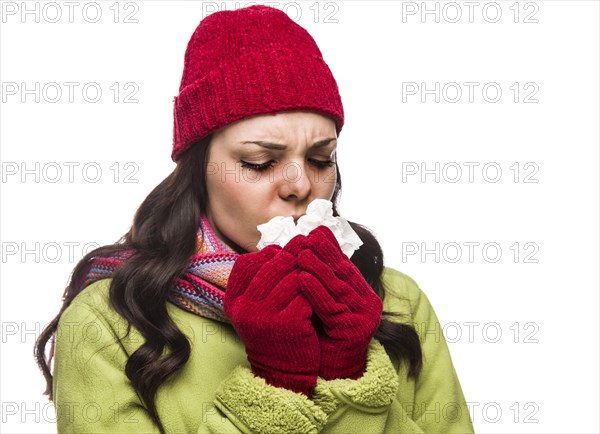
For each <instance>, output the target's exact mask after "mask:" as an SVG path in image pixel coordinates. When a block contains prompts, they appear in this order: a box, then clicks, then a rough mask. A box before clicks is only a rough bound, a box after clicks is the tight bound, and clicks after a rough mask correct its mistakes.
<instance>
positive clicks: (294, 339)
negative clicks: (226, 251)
mask: <svg viewBox="0 0 600 434" xmlns="http://www.w3.org/2000/svg"><path fill="white" fill-rule="evenodd" d="M298 274H299V269H298V266H297V259H296V257H295V256H294V255H292V254H290V253H289V252H287V251H284V250H283V249H282V248H281V247H280V246H278V245H271V246H267V247H265V248H264V249H262V250H261V251H259V252H253V253H246V254H243V255H241V256H240V257H239V258H238V259H237V260H236V262H235V264H234V266H233V268H232V270H231V274H230V275H229V281H228V284H227V290H226V291H225V298H224V310H225V314H226V315H227V316H228V317H229V319H230V320H231V323H232V325H233V327H234V328H235V331H236V332H237V334H238V335H239V336H240V338H241V339H242V341H243V342H244V344H245V346H246V353H247V355H248V361H249V362H250V365H251V366H252V370H253V372H254V373H255V374H256V375H258V376H260V377H262V378H264V379H265V381H266V382H267V383H269V384H271V385H273V386H277V387H284V388H286V389H289V390H293V391H294V392H297V393H303V394H305V395H307V396H308V397H311V396H312V391H313V388H314V387H315V385H316V382H317V375H318V371H319V341H318V338H317V335H316V332H315V330H314V328H313V326H312V323H311V316H312V308H311V306H310V304H309V303H308V301H307V300H306V299H305V298H304V296H303V295H302V293H301V292H300V287H299V285H298Z"/></svg>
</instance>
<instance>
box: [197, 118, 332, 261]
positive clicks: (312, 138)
mask: <svg viewBox="0 0 600 434" xmlns="http://www.w3.org/2000/svg"><path fill="white" fill-rule="evenodd" d="M336 146H337V135H336V127H335V122H334V121H333V120H332V119H331V118H329V117H327V116H323V115H320V114H317V113H313V112H284V113H277V114H275V115H273V114H264V115H257V116H251V117H248V118H244V119H242V120H239V121H237V122H234V123H232V124H230V125H228V126H226V127H224V128H222V129H220V130H218V131H217V132H216V133H214V135H213V138H212V140H211V142H210V145H209V149H208V163H207V189H208V198H209V200H208V208H207V217H208V219H209V221H210V223H211V225H212V226H213V228H214V230H215V232H216V234H217V235H218V236H219V237H220V238H221V239H222V240H223V241H225V242H226V243H227V244H228V245H230V246H231V247H232V248H234V249H235V250H237V251H238V252H240V253H241V252H244V251H257V248H256V244H257V243H258V241H259V240H260V232H259V231H258V230H257V229H256V226H257V225H259V224H263V223H266V222H268V221H269V220H270V219H271V218H273V217H275V216H293V217H294V218H295V219H297V218H299V217H300V216H302V215H303V214H305V213H306V207H307V205H308V204H309V203H310V202H312V201H313V200H314V199H327V200H331V198H332V196H333V191H334V188H335V182H336V170H335V164H336V163H335V156H336V155H335V150H336Z"/></svg>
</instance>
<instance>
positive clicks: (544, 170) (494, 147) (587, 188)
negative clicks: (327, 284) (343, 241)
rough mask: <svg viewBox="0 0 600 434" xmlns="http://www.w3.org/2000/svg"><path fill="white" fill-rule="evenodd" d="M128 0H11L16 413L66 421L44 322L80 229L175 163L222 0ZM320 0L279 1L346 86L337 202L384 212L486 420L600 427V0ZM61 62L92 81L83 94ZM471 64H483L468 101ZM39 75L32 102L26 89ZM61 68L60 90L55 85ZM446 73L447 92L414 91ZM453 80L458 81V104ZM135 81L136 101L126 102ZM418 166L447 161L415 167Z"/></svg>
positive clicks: (37, 423) (8, 215) (560, 428)
mask: <svg viewBox="0 0 600 434" xmlns="http://www.w3.org/2000/svg"><path fill="white" fill-rule="evenodd" d="M114 3H115V2H113V1H108V2H98V3H97V4H98V5H99V9H100V10H101V12H102V16H101V17H100V19H99V20H98V21H97V22H95V23H94V22H91V21H94V17H95V15H96V9H97V8H95V7H94V5H91V6H87V9H86V13H87V15H86V14H84V13H83V6H86V5H88V4H89V2H80V3H79V6H77V7H75V9H74V15H73V19H72V21H73V22H69V21H70V20H69V9H68V7H67V6H66V5H64V3H63V2H57V3H54V4H53V5H50V6H46V3H44V2H41V3H40V2H26V7H27V8H29V9H31V10H35V8H36V7H37V9H38V10H39V18H38V21H39V22H36V16H35V14H29V15H26V16H25V17H22V16H21V12H22V9H23V7H24V6H23V4H22V3H21V2H2V20H1V22H0V25H1V33H0V37H1V47H0V53H1V56H0V61H1V71H0V76H1V77H0V80H1V81H2V86H3V88H2V106H1V137H0V139H1V160H2V184H1V188H2V191H1V239H2V240H1V241H2V261H1V264H0V265H1V267H2V270H1V303H0V304H1V315H2V318H1V322H2V353H1V380H0V383H1V401H2V431H3V432H54V431H55V426H54V424H53V423H52V417H53V413H52V409H51V406H50V405H49V404H48V403H47V401H46V398H45V397H44V396H43V395H42V391H43V389H44V384H45V383H44V382H43V378H42V376H41V375H40V374H39V372H38V370H37V367H36V365H35V364H34V361H33V357H32V352H33V351H32V350H33V343H34V340H35V338H36V336H37V333H39V331H40V330H41V329H42V328H43V326H44V325H45V324H46V323H47V322H48V321H49V320H50V319H51V318H52V317H53V316H54V315H55V314H56V312H57V311H58V309H59V307H60V298H61V295H62V291H63V289H64V287H65V286H66V284H67V281H68V277H69V273H70V272H71V270H72V269H73V267H74V265H75V263H76V262H77V261H78V259H79V258H80V257H81V256H82V255H83V254H84V253H86V252H87V250H86V249H84V245H85V244H87V243H97V244H101V245H104V244H108V243H113V242H115V241H116V240H117V239H118V238H119V237H120V236H121V235H123V234H124V233H125V232H126V231H127V230H128V228H129V226H130V225H131V221H132V218H133V214H134V212H135V210H136V208H137V206H138V205H139V204H140V203H141V202H142V200H143V199H144V197H146V195H147V194H148V193H149V192H150V190H151V189H153V188H154V187H155V186H156V185H157V184H158V183H159V182H160V181H161V180H162V179H164V178H165V177H166V176H167V175H168V174H169V173H170V172H171V171H172V170H173V168H174V167H175V164H174V163H173V162H172V161H171V160H170V152H171V140H172V125H173V119H172V101H173V97H174V96H175V95H176V94H177V91H178V88H179V82H180V79H181V73H182V70H183V56H184V52H185V48H186V45H187V42H188V40H189V38H190V36H191V34H192V33H193V31H194V29H195V28H196V26H197V25H198V23H199V22H200V20H201V19H202V18H203V17H204V15H205V14H206V13H207V12H208V11H214V10H215V7H222V5H221V3H222V2H196V1H182V2H166V1H137V2H130V3H129V4H127V2H121V3H120V4H117V5H116V7H115V6H112V5H114ZM315 3H316V2H313V1H310V2H279V4H278V5H275V6H276V7H278V8H280V9H285V10H286V12H287V13H288V15H290V17H291V18H293V19H295V20H296V21H297V22H298V23H299V24H300V25H302V26H304V27H305V28H306V29H307V30H308V31H309V32H310V33H311V35H313V37H314V38H315V40H316V41H317V43H318V44H319V47H320V48H321V50H322V52H323V55H324V58H325V60H326V61H327V63H328V64H329V66H330V67H331V69H332V71H333V73H334V76H335V77H336V79H337V82H338V84H339V87H340V92H341V94H342V98H343V102H344V108H345V112H346V124H345V126H344V129H343V131H342V133H341V135H340V140H339V148H338V149H339V150H338V158H339V162H340V168H341V173H342V180H343V194H342V201H341V207H340V211H341V213H342V215H343V216H345V217H346V218H347V219H349V220H352V221H355V222H359V223H362V224H364V225H366V226H368V227H369V228H371V229H372V230H373V231H374V232H375V233H376V235H377V236H378V239H379V240H380V242H381V244H382V246H383V248H384V253H385V255H386V257H385V259H386V265H387V266H390V267H393V268H396V269H398V270H401V271H403V272H405V273H407V274H408V275H410V276H411V277H413V278H414V279H415V280H416V281H417V282H418V283H419V285H420V286H421V288H422V289H423V291H424V292H425V293H426V294H427V296H428V297H429V298H430V300H431V302H432V304H433V306H434V308H435V309H436V312H437V314H438V316H439V318H440V321H441V323H442V325H444V332H445V333H446V337H447V338H448V340H449V345H450V350H451V354H452V357H453V361H454V364H455V367H456V370H457V373H458V376H459V379H460V381H461V384H462V387H463V391H464V393H465V396H466V399H467V401H468V402H469V403H470V405H471V408H472V417H473V420H474V424H475V429H476V431H477V432H479V433H500V432H502V433H507V432H513V433H517V432H518V433H522V432H531V433H549V432H553V433H565V432H578V433H579V432H581V433H583V432H585V433H597V432H599V430H600V426H599V421H598V407H599V400H598V396H599V395H598V366H599V360H598V342H599V336H598V316H599V312H598V292H599V291H598V289H599V282H598V264H599V257H598V238H599V234H598V217H599V216H598V200H599V191H598V185H599V184H598V171H599V167H598V161H599V159H598V157H599V156H598V150H599V146H598V145H599V136H598V133H599V99H598V97H599V89H598V82H599V69H598V64H599V52H600V50H599V46H598V44H599V27H598V26H599V4H598V2H596V1H568V2H567V1H536V2H529V3H527V2H519V3H516V2H514V1H507V2H504V1H500V2H497V3H493V4H490V2H478V3H477V5H475V6H474V13H473V15H472V17H469V8H468V5H466V4H465V3H464V2H457V3H452V4H447V3H446V2H427V3H426V4H422V3H421V2H395V1H383V2H376V1H372V2H366V1H338V2H320V3H317V4H316V6H315ZM36 4H37V6H36ZM247 4H248V3H247V2H240V5H241V6H244V5H247ZM54 5H58V7H56V6H54ZM111 6H112V9H111ZM311 6H312V9H311ZM235 7H236V5H235V3H233V2H228V4H227V8H228V9H233V8H235ZM425 7H426V8H428V9H430V10H435V9H436V8H437V10H438V11H439V22H436V16H435V14H433V13H432V14H426V15H425V16H422V15H421V12H422V9H423V8H425ZM15 8H16V13H15V14H14V15H13V14H12V12H13V11H15ZM484 9H485V12H484ZM115 10H118V11H119V12H120V14H119V16H118V17H117V22H116V23H115V22H114V21H115ZM316 10H318V11H319V12H320V13H319V16H318V17H317V19H316V21H317V22H315V11H316ZM498 10H500V11H501V13H502V15H501V16H500V17H499V19H497V20H496V13H497V11H498ZM516 10H518V11H519V15H518V17H517V16H516V15H515V11H516ZM57 12H60V13H61V14H62V17H61V18H60V19H59V20H58V21H57V22H56V23H51V22H49V21H53V20H55V17H56V13H57ZM412 12H415V13H414V14H411V13H412ZM457 12H460V13H461V14H462V16H461V17H460V19H458V20H457V19H455V17H457ZM299 13H300V14H301V15H298V14H299ZM128 15H129V20H133V21H135V20H137V23H136V22H132V23H126V22H125V21H126V16H128ZM327 16H328V19H326V17H327ZM515 20H516V21H517V22H515ZM326 21H333V22H326ZM336 21H337V22H336ZM451 21H457V22H454V23H453V22H451ZM471 21H472V22H471ZM493 21H496V22H493ZM526 21H534V22H526ZM535 21H537V22H535ZM65 82H76V83H79V85H78V86H77V87H75V93H74V101H73V102H70V101H69V95H68V87H67V86H66V85H63V83H65ZM465 82H475V83H478V85H477V86H475V87H474V89H475V92H474V94H473V101H472V102H471V101H469V95H468V90H469V88H468V87H467V85H464V84H463V83H465ZM35 83H39V86H40V87H39V92H37V97H38V98H39V102H36V101H35V98H36V92H35V91H34V92H33V93H31V94H28V95H27V94H26V93H25V92H24V91H25V89H35V86H36V84H35ZM48 83H58V86H59V88H60V89H61V90H62V92H63V94H62V98H60V99H59V100H58V102H56V103H51V102H49V101H48V100H49V99H52V98H55V96H56V86H54V85H48ZM88 83H92V84H94V83H95V84H97V85H98V86H99V87H100V88H101V89H102V92H103V93H102V96H101V98H100V100H99V101H98V102H96V103H91V102H87V101H86V100H85V99H84V97H83V96H82V88H83V87H84V85H86V84H88ZM114 83H118V85H117V87H118V88H119V89H120V92H119V95H118V96H117V97H116V98H117V102H115V101H114V98H115V92H114V91H113V90H111V89H110V87H111V86H113V84H114ZM127 83H134V85H129V86H130V87H126V86H127V85H126V84H127ZM411 83H414V84H415V86H418V87H417V93H416V94H414V95H411V94H409V92H406V91H407V90H409V89H411V86H413V85H412V84H411ZM436 83H439V89H440V91H439V93H438V97H439V102H435V97H436V95H435V92H434V93H432V94H426V93H423V95H422V94H421V91H422V90H423V89H424V88H426V89H430V90H431V89H435V86H436ZM448 83H457V84H458V86H459V87H460V89H461V90H462V92H463V93H462V98H460V99H459V100H458V101H457V102H451V100H452V99H453V98H455V95H456V93H455V92H456V89H457V85H454V84H448ZM514 83H518V84H517V85H516V86H517V87H518V88H519V89H520V92H519V94H518V95H516V93H515V89H516V87H514ZM527 83H529V84H527ZM486 84H488V86H487V87H486V89H487V93H486V94H485V95H483V94H482V88H483V87H484V85H486ZM133 86H136V87H133ZM511 86H512V90H511ZM88 87H89V86H88ZM497 87H499V88H500V89H501V91H502V95H501V97H500V99H499V100H498V101H497V102H491V99H493V98H494V97H495V96H496V94H495V92H494V90H495V89H496V88H497ZM403 88H404V94H403ZM44 89H45V90H46V94H45V95H44V91H43V90H44ZM113 89H114V87H113ZM412 89H414V87H412ZM88 90H89V93H88V94H87V95H88V97H90V98H93V97H94V96H95V94H94V92H93V88H91V89H88ZM134 91H135V94H134V95H133V96H132V97H133V98H134V99H137V100H138V102H137V103H135V102H134V103H125V102H124V100H125V98H126V96H127V95H130V94H131V93H133V92H134ZM531 94H533V95H531ZM421 96H423V97H424V98H425V102H422V101H421ZM528 96H529V98H528V99H529V100H537V101H538V102H524V100H525V99H527V97H528ZM22 98H24V99H25V102H22V100H21V99H22ZM486 98H487V100H486ZM515 98H516V99H517V102H515V101H514V99H515ZM127 163H131V164H130V165H129V166H127ZM436 163H437V164H439V171H438V172H437V175H439V179H438V180H436V179H435V178H436V173H435V167H436ZM465 163H466V164H465ZM515 163H516V165H515ZM528 163H529V164H528ZM36 164H38V166H36ZM86 164H87V166H85V165H86ZM422 164H424V165H425V166H422ZM486 164H487V166H486ZM23 165H24V166H23ZM69 165H71V167H73V168H74V170H73V179H72V182H71V180H69V170H68V167H69ZM469 165H470V166H471V167H473V168H474V171H473V174H472V176H473V178H472V182H471V181H470V179H469V172H468V167H469ZM84 166H85V167H86V170H83V168H84ZM484 166H485V167H486V169H485V171H484V170H483V167H484ZM36 167H37V168H36ZM97 167H100V169H101V170H102V173H101V174H99V175H98V174H97V173H96V171H95V168H97ZM457 167H459V168H462V177H461V178H460V179H457V178H458V176H457V172H456V168H457ZM498 167H499V168H500V169H501V171H502V172H501V174H500V175H499V176H498V175H497V173H496V169H497V168H498ZM511 167H512V168H511ZM57 168H61V169H62V172H60V173H59V172H57V171H56V169H57ZM117 168H118V171H117V170H116V169H117ZM517 168H518V169H519V171H518V173H517V171H516V169H517ZM22 169H30V173H29V174H27V175H25V177H24V178H22V174H23V173H22V172H23V171H22ZM415 169H418V170H419V171H418V173H416V174H413V172H414V171H415ZM422 169H433V171H432V172H430V173H429V174H427V175H426V176H425V178H424V179H422V178H421V174H422ZM411 170H412V171H411ZM134 172H135V173H134ZM59 175H60V177H59ZM126 175H131V176H130V177H129V178H128V179H127V178H126ZM36 176H37V177H39V179H36ZM59 178H60V179H59ZM94 178H97V180H96V182H93V181H94ZM496 178H498V179H496ZM53 181H56V182H53ZM115 181H116V182H115ZM126 181H137V182H126ZM436 181H437V182H436ZM452 181H456V182H452ZM493 181H496V182H493ZM515 181H516V182H515ZM525 181H530V182H525ZM534 181H537V182H534ZM36 243H38V244H36ZM436 243H438V244H436ZM465 243H467V244H465ZM469 243H474V244H469ZM477 243H478V244H477ZM515 243H518V245H517V244H515ZM526 243H529V244H526ZM69 245H72V246H74V247H73V251H72V252H70V251H69ZM95 245H96V244H92V245H91V248H93V247H95ZM469 245H472V246H474V247H473V252H472V253H473V255H472V257H471V258H470V257H469V248H468V246H469ZM436 246H438V247H437V248H438V253H439V255H438V256H437V257H436V254H435V251H436ZM484 246H485V249H484V248H483V247H484ZM457 247H458V248H459V249H460V250H457ZM498 248H499V249H500V251H499V250H498ZM424 249H429V250H430V253H427V254H425V256H422V253H423V251H424ZM27 251H29V253H27ZM499 252H500V256H498V253H499ZM71 253H72V254H71ZM458 253H461V254H462V256H461V257H460V258H458V256H457V254H458ZM517 253H518V256H517ZM70 256H71V257H70ZM467 323H475V324H474V325H473V328H472V329H471V330H472V331H473V332H474V333H473V334H470V333H469V331H470V329H469V326H468V324H467ZM498 332H500V333H501V335H498ZM517 332H518V333H517Z"/></svg>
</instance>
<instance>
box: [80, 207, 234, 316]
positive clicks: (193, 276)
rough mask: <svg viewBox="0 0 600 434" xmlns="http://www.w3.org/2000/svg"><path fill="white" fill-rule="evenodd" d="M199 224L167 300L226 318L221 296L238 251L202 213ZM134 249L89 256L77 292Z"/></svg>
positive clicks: (107, 275) (105, 275)
mask: <svg viewBox="0 0 600 434" xmlns="http://www.w3.org/2000/svg"><path fill="white" fill-rule="evenodd" d="M200 228H201V230H199V231H198V233H197V235H196V254H195V255H194V256H192V257H191V258H190V261H189V263H188V267H187V269H186V270H185V273H184V274H183V275H182V276H181V277H179V278H178V279H177V280H176V281H175V285H174V286H173V288H172V290H171V291H170V293H169V300H170V301H171V302H173V303H174V304H175V305H177V306H179V307H181V308H182V309H185V310H187V311H189V312H193V313H195V314H196V315H200V316H203V317H205V318H210V319H215V320H217V321H222V322H229V319H228V318H227V316H226V315H225V313H224V312H223V297H224V295H225V289H226V287H227V282H228V279H229V273H230V272H231V269H232V268H233V264H234V262H235V260H236V259H237V258H238V257H239V256H240V255H239V253H237V252H235V251H234V250H233V249H232V248H231V247H229V246H228V245H227V244H225V243H223V242H222V241H221V240H220V239H219V238H218V237H217V235H216V234H215V233H214V231H213V229H212V227H211V225H210V223H209V221H208V218H207V217H206V216H205V215H202V218H201V219H200ZM135 253H136V252H135V250H121V251H119V252H116V253H114V254H113V255H111V256H109V257H98V258H94V259H92V261H91V262H90V264H89V265H88V270H87V273H86V274H85V275H84V276H83V278H82V282H81V283H80V284H79V286H78V288H79V290H78V292H81V291H82V290H83V289H84V288H85V287H87V286H88V285H90V284H91V283H93V282H95V281H97V280H100V279H106V278H110V277H112V276H113V274H114V272H115V271H116V269H117V268H118V267H119V266H120V265H121V264H123V263H124V262H125V261H127V260H128V259H129V258H131V257H132V256H133V255H134V254H135Z"/></svg>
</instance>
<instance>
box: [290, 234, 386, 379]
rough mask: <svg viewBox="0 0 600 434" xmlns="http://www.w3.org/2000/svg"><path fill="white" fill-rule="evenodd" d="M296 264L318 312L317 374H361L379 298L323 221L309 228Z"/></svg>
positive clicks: (376, 320) (379, 311)
mask: <svg viewBox="0 0 600 434" xmlns="http://www.w3.org/2000/svg"><path fill="white" fill-rule="evenodd" d="M298 265H299V266H300V268H301V270H302V271H301V272H300V276H299V280H298V281H299V283H300V288H301V290H302V292H303V294H304V296H305V297H306V298H307V299H308V300H309V301H310V303H311V305H312V308H313V311H314V312H315V314H316V316H317V317H318V319H317V324H315V328H316V329H317V334H318V336H319V345H320V349H321V366H320V370H319V375H320V376H321V377H323V378H324V379H326V380H331V379H334V378H352V379H357V378H359V377H360V376H361V375H362V374H363V371H364V367H365V362H366V355H367V348H368V346H369V342H370V341H371V339H372V338H373V336H374V334H375V331H376V330H377V327H378V326H379V323H380V321H381V314H382V311H383V303H382V301H381V299H380V298H379V297H378V296H377V294H375V292H374V291H373V289H372V288H371V286H370V285H369V284H368V283H367V282H366V281H365V279H364V278H363V276H362V274H361V273H360V271H359V270H358V268H356V266H355V265H354V264H353V263H352V262H351V261H350V259H349V258H348V257H347V256H346V255H345V254H344V252H342V249H341V248H340V245H339V243H338V241H337V240H336V238H335V236H334V235H333V233H332V232H331V230H330V229H329V228H327V227H325V226H318V227H317V228H315V229H314V230H312V231H311V232H310V233H309V235H308V237H307V242H306V247H305V248H304V249H302V250H301V251H300V252H299V253H298ZM319 320H320V323H321V324H319Z"/></svg>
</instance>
